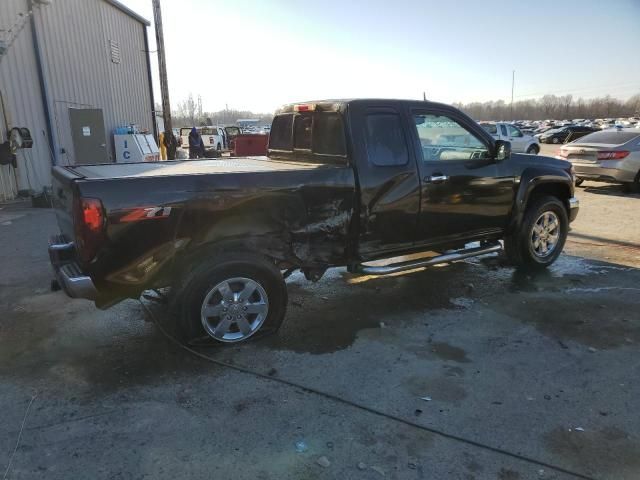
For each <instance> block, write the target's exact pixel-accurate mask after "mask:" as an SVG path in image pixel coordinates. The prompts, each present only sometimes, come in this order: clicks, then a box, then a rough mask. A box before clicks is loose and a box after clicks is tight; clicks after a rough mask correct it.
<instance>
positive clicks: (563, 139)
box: [540, 125, 596, 143]
mask: <svg viewBox="0 0 640 480" xmlns="http://www.w3.org/2000/svg"><path fill="white" fill-rule="evenodd" d="M595 131H596V129H594V128H591V127H583V126H580V125H570V126H568V127H560V128H556V129H554V130H549V131H548V132H545V133H543V134H542V135H540V143H568V142H572V141H574V140H576V139H578V138H580V137H583V136H584V135H587V134H589V133H592V132H595Z"/></svg>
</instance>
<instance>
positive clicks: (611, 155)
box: [598, 150, 629, 160]
mask: <svg viewBox="0 0 640 480" xmlns="http://www.w3.org/2000/svg"><path fill="white" fill-rule="evenodd" d="M627 155H629V152H628V151H627V150H615V151H612V152H598V160H621V159H623V158H625V157H626V156H627Z"/></svg>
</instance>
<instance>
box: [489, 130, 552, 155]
mask: <svg viewBox="0 0 640 480" xmlns="http://www.w3.org/2000/svg"><path fill="white" fill-rule="evenodd" d="M480 125H481V126H482V128H484V129H485V130H486V131H487V132H489V133H490V134H491V136H492V137H493V138H495V139H496V140H504V141H506V142H511V150H512V151H513V152H514V153H531V154H533V155H537V154H538V153H540V142H539V141H538V139H537V138H536V137H534V136H533V135H527V134H526V133H524V132H523V131H522V130H520V129H519V128H518V127H516V126H515V125H512V124H511V123H507V122H480Z"/></svg>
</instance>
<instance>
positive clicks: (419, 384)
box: [403, 375, 467, 404]
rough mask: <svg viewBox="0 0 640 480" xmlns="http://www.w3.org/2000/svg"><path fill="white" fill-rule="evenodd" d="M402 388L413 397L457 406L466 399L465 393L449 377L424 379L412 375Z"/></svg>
mask: <svg viewBox="0 0 640 480" xmlns="http://www.w3.org/2000/svg"><path fill="white" fill-rule="evenodd" d="M403 384H404V387H405V388H406V389H407V390H408V391H409V393H411V394H412V395H414V396H415V397H418V398H419V397H425V396H428V397H431V399H432V400H435V401H442V402H447V403H454V404H458V403H460V402H461V401H462V400H464V399H465V398H466V397H467V392H466V390H465V389H464V388H462V387H461V386H460V385H459V383H458V382H457V381H456V380H454V379H452V378H450V377H437V378H425V377H423V376H419V375H414V376H412V377H409V378H408V379H407V380H406V381H405V382H404V383H403Z"/></svg>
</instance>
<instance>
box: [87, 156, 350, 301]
mask: <svg viewBox="0 0 640 480" xmlns="http://www.w3.org/2000/svg"><path fill="white" fill-rule="evenodd" d="M79 186H80V190H81V193H82V195H83V196H86V197H96V198H100V199H102V202H103V205H104V209H105V213H106V217H107V241H106V244H105V245H104V246H103V248H101V250H100V252H99V256H98V257H97V258H96V259H94V260H93V261H92V262H91V264H90V265H88V266H86V268H87V270H88V271H89V273H90V274H91V275H92V277H93V278H96V279H99V280H98V284H99V288H100V290H101V291H102V292H108V293H107V296H109V297H116V296H117V297H122V298H125V297H127V296H137V295H138V294H139V293H140V291H141V290H142V289H146V288H150V286H153V287H163V286H168V285H171V283H172V282H173V281H174V279H175V275H176V274H177V273H179V271H181V270H183V269H184V268H186V265H187V264H189V263H190V262H192V261H193V260H194V259H195V258H197V257H198V256H200V255H207V254H209V252H211V251H212V250H215V249H220V248H225V247H227V246H230V245H233V247H234V248H243V249H248V250H250V251H252V252H259V253H262V254H264V255H267V256H269V257H271V258H273V259H275V260H276V261H277V262H278V264H279V265H281V266H282V267H283V268H288V267H294V266H295V267H312V268H317V267H326V266H330V265H339V264H345V263H346V258H347V252H348V251H349V248H350V246H351V244H352V242H353V239H351V238H350V235H349V232H350V229H351V220H352V216H353V209H354V205H355V202H356V188H355V178H354V173H353V170H352V169H351V168H350V167H347V166H340V167H338V166H325V165H318V166H317V167H316V168H304V169H300V170H287V171H273V172H250V173H244V172H242V173H225V174H224V175H215V174H214V175H185V176H174V177H170V178H169V177H167V178H129V179H122V178H121V179H119V180H118V185H117V186H118V191H117V194H115V193H116V192H114V190H113V188H111V187H114V186H115V185H114V184H111V182H109V180H105V181H100V182H86V183H84V184H82V183H81V184H80V185H79Z"/></svg>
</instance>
